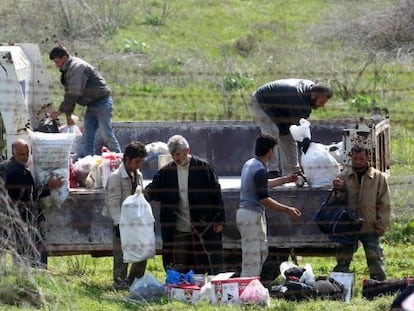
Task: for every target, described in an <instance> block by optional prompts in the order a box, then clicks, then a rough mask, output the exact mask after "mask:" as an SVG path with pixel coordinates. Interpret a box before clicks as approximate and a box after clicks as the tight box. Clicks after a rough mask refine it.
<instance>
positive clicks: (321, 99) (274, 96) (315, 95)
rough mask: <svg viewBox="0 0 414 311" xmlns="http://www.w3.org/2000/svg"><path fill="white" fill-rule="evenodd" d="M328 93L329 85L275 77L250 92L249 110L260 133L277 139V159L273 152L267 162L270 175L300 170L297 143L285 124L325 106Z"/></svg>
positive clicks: (329, 95)
mask: <svg viewBox="0 0 414 311" xmlns="http://www.w3.org/2000/svg"><path fill="white" fill-rule="evenodd" d="M332 95H333V93H332V90H331V89H330V88H329V87H327V86H325V85H323V84H320V83H315V82H313V81H310V80H305V79H282V80H275V81H272V82H269V83H266V84H264V85H262V86H261V87H259V88H258V89H257V90H256V91H254V92H253V94H252V100H251V104H252V111H253V115H254V116H255V118H256V121H257V122H258V123H259V126H260V129H261V131H262V133H266V134H271V135H272V136H274V137H276V138H277V139H278V146H279V157H280V163H279V160H278V158H277V153H276V152H275V156H274V157H273V158H272V160H271V161H270V162H269V171H270V176H269V177H270V178H274V177H277V175H281V174H283V175H289V174H292V173H297V172H298V171H300V169H299V164H298V149H297V143H296V141H295V140H294V139H293V137H292V135H291V134H290V131H289V127H290V126H291V125H298V124H299V120H300V119H301V118H305V119H306V118H308V117H309V115H310V114H311V111H312V109H318V108H320V107H323V106H325V104H326V102H327V101H328V99H329V98H331V97H332ZM280 170H281V172H280ZM277 172H278V173H277Z"/></svg>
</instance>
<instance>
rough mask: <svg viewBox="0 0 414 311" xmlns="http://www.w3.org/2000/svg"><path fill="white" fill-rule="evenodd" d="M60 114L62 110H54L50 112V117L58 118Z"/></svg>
mask: <svg viewBox="0 0 414 311" xmlns="http://www.w3.org/2000/svg"><path fill="white" fill-rule="evenodd" d="M60 114H61V112H60V111H53V112H51V113H50V117H51V118H52V120H56V119H57V118H59V116H60Z"/></svg>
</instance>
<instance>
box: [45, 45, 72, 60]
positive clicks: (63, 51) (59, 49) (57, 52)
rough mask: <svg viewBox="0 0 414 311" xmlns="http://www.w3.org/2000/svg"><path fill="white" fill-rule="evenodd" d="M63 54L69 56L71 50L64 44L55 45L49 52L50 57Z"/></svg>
mask: <svg viewBox="0 0 414 311" xmlns="http://www.w3.org/2000/svg"><path fill="white" fill-rule="evenodd" d="M63 56H69V51H68V49H67V48H65V47H64V46H63V45H57V46H55V47H54V48H53V49H52V50H51V51H50V53H49V59H50V60H54V59H55V58H62V57H63Z"/></svg>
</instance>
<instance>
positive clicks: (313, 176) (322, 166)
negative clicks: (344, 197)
mask: <svg viewBox="0 0 414 311" xmlns="http://www.w3.org/2000/svg"><path fill="white" fill-rule="evenodd" d="M300 162H301V166H302V169H303V172H304V173H305V176H306V180H307V182H308V184H309V186H311V187H329V186H331V185H332V181H333V180H334V178H335V177H337V175H338V174H339V171H340V167H339V164H338V162H336V160H335V158H334V157H333V156H332V155H331V154H330V153H329V151H328V150H326V148H325V145H323V144H319V143H314V142H311V143H310V144H309V148H308V150H307V151H306V153H303V151H302V152H301V158H300Z"/></svg>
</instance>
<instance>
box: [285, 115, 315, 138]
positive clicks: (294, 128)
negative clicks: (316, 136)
mask: <svg viewBox="0 0 414 311" xmlns="http://www.w3.org/2000/svg"><path fill="white" fill-rule="evenodd" d="M299 124H300V125H291V126H290V127H289V131H290V134H292V137H293V138H294V139H295V140H296V141H298V142H302V141H303V140H304V139H305V138H309V139H311V132H310V122H309V121H308V120H306V119H303V118H302V119H300V120H299Z"/></svg>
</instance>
